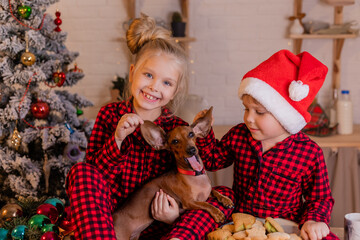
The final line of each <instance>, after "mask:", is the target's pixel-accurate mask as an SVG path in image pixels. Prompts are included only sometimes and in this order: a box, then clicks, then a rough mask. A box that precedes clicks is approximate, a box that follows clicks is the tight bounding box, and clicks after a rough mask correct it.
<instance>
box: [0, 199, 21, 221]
mask: <svg viewBox="0 0 360 240" xmlns="http://www.w3.org/2000/svg"><path fill="white" fill-rule="evenodd" d="M22 215H23V210H22V208H21V207H20V206H19V205H18V204H16V203H8V204H6V205H5V206H3V207H2V208H1V209H0V219H1V220H2V221H4V222H9V221H11V220H12V219H13V218H16V217H21V216H22Z"/></svg>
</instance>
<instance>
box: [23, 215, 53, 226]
mask: <svg viewBox="0 0 360 240" xmlns="http://www.w3.org/2000/svg"><path fill="white" fill-rule="evenodd" d="M50 223H51V221H50V218H48V217H47V216H45V215H42V214H36V215H34V216H32V217H31V218H30V219H29V222H28V224H29V226H30V227H34V228H43V227H44V226H45V225H46V224H50Z"/></svg>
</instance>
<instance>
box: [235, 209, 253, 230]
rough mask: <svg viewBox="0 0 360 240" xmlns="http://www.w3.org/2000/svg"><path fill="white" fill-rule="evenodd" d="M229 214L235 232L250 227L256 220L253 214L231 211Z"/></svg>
mask: <svg viewBox="0 0 360 240" xmlns="http://www.w3.org/2000/svg"><path fill="white" fill-rule="evenodd" d="M231 216H232V219H233V221H234V226H235V232H238V231H242V230H245V229H250V228H251V226H252V225H253V224H254V223H255V221H256V218H255V217H254V216H252V215H250V214H246V213H233V214H232V215H231Z"/></svg>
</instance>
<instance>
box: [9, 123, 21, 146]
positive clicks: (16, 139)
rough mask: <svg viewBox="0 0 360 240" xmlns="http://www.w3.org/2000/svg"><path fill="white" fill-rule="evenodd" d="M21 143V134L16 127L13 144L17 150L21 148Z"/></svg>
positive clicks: (12, 139)
mask: <svg viewBox="0 0 360 240" xmlns="http://www.w3.org/2000/svg"><path fill="white" fill-rule="evenodd" d="M20 144H21V135H20V133H19V131H18V130H17V128H16V127H15V129H14V132H13V134H12V135H11V145H12V148H14V149H15V150H16V151H17V150H19V147H20Z"/></svg>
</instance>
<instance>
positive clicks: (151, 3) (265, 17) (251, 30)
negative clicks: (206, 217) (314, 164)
mask: <svg viewBox="0 0 360 240" xmlns="http://www.w3.org/2000/svg"><path fill="white" fill-rule="evenodd" d="M140 2H141V4H142V5H143V8H142V9H143V12H144V13H146V14H148V15H150V16H153V17H159V18H162V19H164V20H166V21H168V22H169V14H170V12H172V11H175V10H179V9H180V6H179V3H178V1H177V0H140ZM303 2H304V5H303V12H304V13H306V17H305V19H304V21H307V20H310V19H311V20H322V21H326V22H329V23H332V21H333V8H332V7H331V6H328V5H325V4H323V3H321V2H320V1H311V0H303ZM56 8H58V9H59V10H60V12H61V13H62V16H61V18H62V20H63V24H62V25H61V27H62V29H63V31H65V32H67V33H68V40H67V44H66V45H67V47H68V48H69V49H70V50H73V51H79V52H80V56H79V58H78V59H77V63H78V66H79V67H80V68H82V69H83V70H84V72H85V75H86V76H85V78H84V79H83V80H82V81H80V83H79V86H76V87H73V88H72V89H71V91H74V92H78V93H80V94H82V95H84V96H86V97H88V98H89V99H90V100H92V101H93V102H94V103H95V106H94V107H93V108H89V109H86V110H85V116H86V117H90V118H95V117H96V114H97V112H98V110H99V108H100V107H101V106H102V105H103V104H105V103H106V102H108V101H109V100H110V90H109V89H110V87H111V86H112V83H111V81H112V80H113V77H114V75H115V74H120V75H123V76H124V75H125V73H126V72H127V71H128V50H127V49H126V46H125V43H123V42H121V41H120V40H119V39H120V38H121V37H123V36H124V34H125V32H124V30H123V27H122V23H123V22H124V21H126V20H128V19H129V17H128V14H127V11H126V8H127V1H126V0H76V1H73V0H61V1H60V2H59V3H56V4H55V5H53V6H52V7H51V8H49V9H48V12H49V14H54V13H55V10H56ZM292 14H293V1H292V0H271V1H269V0H190V24H189V27H190V35H191V36H192V37H195V38H196V39H197V41H196V42H192V43H191V44H190V47H191V49H190V56H191V59H192V60H194V63H193V64H192V66H191V68H192V70H193V74H192V76H191V87H190V93H193V94H198V95H201V96H203V97H204V98H205V99H206V100H207V101H208V102H209V104H210V105H212V106H214V117H215V124H235V123H237V122H240V121H242V107H241V102H240V100H239V99H238V98H237V88H238V85H239V82H240V80H241V78H242V76H243V75H244V74H245V73H246V72H247V71H249V70H250V69H252V68H253V67H255V66H256V65H258V64H259V63H260V62H261V61H263V60H265V59H266V58H268V57H269V56H270V55H271V54H272V53H274V52H276V51H278V50H280V49H283V48H287V49H289V50H292V41H291V40H289V39H287V38H286V33H287V32H286V30H287V28H288V26H289V24H290V21H289V20H288V19H287V18H288V17H289V16H291V15H292ZM351 20H356V21H357V22H360V0H355V5H351V6H346V7H344V21H345V22H347V21H351ZM332 49H333V48H332V40H328V39H325V40H320V39H315V40H304V41H303V48H302V50H304V51H309V52H310V53H311V54H313V55H314V56H315V57H316V58H318V59H319V60H320V61H322V62H323V63H324V64H326V65H327V66H328V67H329V74H328V77H327V78H326V81H325V83H324V86H323V88H322V89H321V91H320V93H319V95H318V96H319V102H320V103H321V104H322V105H323V106H324V107H326V106H327V105H328V103H329V100H330V97H331V71H332V66H331V64H332ZM342 71H343V72H342V75H341V76H342V80H341V88H342V89H350V91H351V94H352V99H353V102H354V105H355V106H356V105H358V104H359V103H360V94H359V93H360V79H359V78H360V77H359V76H360V38H356V39H347V40H346V41H345V44H344V47H343V51H342ZM354 121H355V123H357V124H360V108H359V107H355V108H354Z"/></svg>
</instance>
